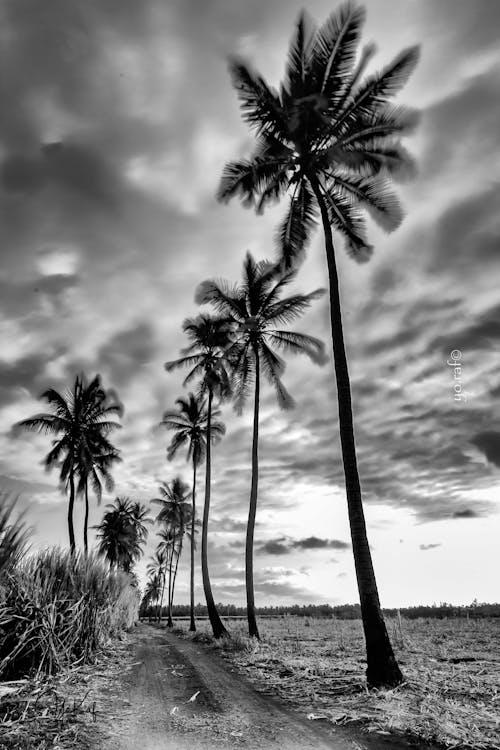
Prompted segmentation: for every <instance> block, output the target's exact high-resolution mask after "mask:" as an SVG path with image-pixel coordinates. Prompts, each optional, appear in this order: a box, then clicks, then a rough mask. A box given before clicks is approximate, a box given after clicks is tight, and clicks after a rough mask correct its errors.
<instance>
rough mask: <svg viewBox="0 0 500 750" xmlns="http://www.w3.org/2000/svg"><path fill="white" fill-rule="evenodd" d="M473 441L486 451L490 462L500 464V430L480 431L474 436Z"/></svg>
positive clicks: (485, 453)
mask: <svg viewBox="0 0 500 750" xmlns="http://www.w3.org/2000/svg"><path fill="white" fill-rule="evenodd" d="M471 443H472V444H473V445H475V446H476V447H477V448H479V450H480V451H481V452H482V453H484V455H485V456H486V458H487V459H488V461H489V462H490V463H492V464H494V465H495V466H500V432H494V431H486V432H480V433H478V434H477V435H475V436H474V437H473V438H472V440H471Z"/></svg>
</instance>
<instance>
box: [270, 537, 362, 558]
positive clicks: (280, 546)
mask: <svg viewBox="0 0 500 750" xmlns="http://www.w3.org/2000/svg"><path fill="white" fill-rule="evenodd" d="M349 547H350V544H348V543H347V542H343V541H341V540H340V539H320V538H319V537H317V536H310V537H306V538H305V539H290V538H287V537H279V538H277V539H270V540H268V541H267V542H265V543H264V544H262V545H260V547H258V548H257V552H259V553H260V554H267V555H288V554H290V553H291V552H292V551H293V550H315V549H336V550H346V549H349Z"/></svg>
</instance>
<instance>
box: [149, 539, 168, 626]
mask: <svg viewBox="0 0 500 750" xmlns="http://www.w3.org/2000/svg"><path fill="white" fill-rule="evenodd" d="M167 565H168V559H167V554H166V552H165V550H164V548H163V546H162V545H158V546H157V548H156V552H155V554H154V555H153V557H152V558H151V562H149V563H148V566H147V568H146V571H147V574H148V576H149V581H153V580H154V581H156V582H158V585H159V590H158V596H157V600H159V606H158V611H157V620H158V622H159V621H160V616H161V606H162V604H163V594H164V591H165V580H166V569H167ZM149 581H148V582H149ZM146 590H147V584H146Z"/></svg>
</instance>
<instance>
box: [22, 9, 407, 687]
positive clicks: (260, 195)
mask: <svg viewBox="0 0 500 750" xmlns="http://www.w3.org/2000/svg"><path fill="white" fill-rule="evenodd" d="M364 19H365V11H364V9H363V8H362V7H360V6H357V5H356V4H354V3H351V2H344V3H342V5H340V6H339V8H338V9H337V10H336V11H335V12H334V13H332V14H331V15H330V16H329V17H328V18H327V20H326V21H325V22H324V23H323V24H322V25H321V26H319V27H316V26H315V25H314V24H313V22H312V21H311V20H310V19H309V18H308V16H307V15H306V14H305V13H302V14H301V15H300V17H299V19H298V22H297V24H296V28H295V32H294V35H293V38H292V40H291V43H290V48H289V53H288V58H287V63H286V70H285V77H284V80H283V82H282V84H281V85H280V88H279V90H275V89H274V88H272V87H271V86H269V85H268V84H267V83H266V81H265V80H264V79H263V77H262V76H261V75H259V74H258V73H257V72H256V71H254V70H253V69H252V68H251V67H250V66H249V65H247V64H246V63H245V62H244V61H243V60H241V59H233V60H232V61H231V63H230V73H231V77H232V82H233V85H234V87H235V89H236V91H237V95H238V97H239V100H240V103H241V108H242V113H243V117H244V119H245V120H246V122H248V124H249V125H250V127H251V128H252V130H253V131H254V132H255V135H256V139H257V143H256V147H255V150H254V152H253V153H252V154H251V156H250V157H249V158H247V159H238V160H236V161H232V162H230V163H229V164H227V165H226V167H225V168H224V171H223V175H222V179H221V183H220V187H219V191H218V198H219V200H221V201H223V202H227V201H229V200H230V199H232V198H234V197H240V198H241V199H242V201H243V204H244V205H246V206H250V207H255V209H256V210H257V212H258V213H261V212H262V211H263V210H264V209H265V208H266V207H267V206H268V205H270V204H272V203H275V202H277V201H279V200H280V199H281V198H282V197H284V196H286V195H288V196H289V200H288V204H287V209H286V213H285V216H284V219H283V221H282V223H281V225H280V227H279V230H278V232H277V235H276V241H277V245H278V250H279V253H278V258H277V260H276V261H275V262H274V263H269V262H256V261H255V260H254V259H253V258H252V256H251V255H249V254H248V255H247V256H246V259H245V262H244V273H243V282H242V284H241V285H240V286H232V285H230V284H227V283H225V282H224V283H217V282H215V281H208V282H205V283H203V284H202V285H201V286H200V287H199V289H198V292H197V300H198V302H200V303H202V304H210V305H212V307H213V308H214V313H216V314H206V313H203V314H201V315H200V316H198V317H197V318H194V319H188V320H186V321H185V323H184V330H185V332H186V334H187V336H188V338H189V341H190V343H189V346H188V347H187V349H186V350H185V351H184V352H183V356H182V357H181V358H180V359H177V360H175V361H173V362H169V363H167V365H166V369H167V371H171V370H173V369H175V368H177V367H187V368H189V372H188V375H187V377H186V379H185V382H186V384H189V383H190V382H192V381H196V380H197V383H198V385H197V391H196V394H193V393H191V394H189V396H188V397H187V399H179V400H178V401H177V406H178V408H177V410H175V411H169V412H166V413H165V415H164V418H163V420H162V424H164V426H165V427H166V428H167V429H168V430H170V431H172V433H173V437H172V441H171V443H170V446H169V456H170V457H171V456H173V455H174V454H175V453H176V451H177V450H178V449H180V448H181V447H185V448H186V451H187V459H188V460H189V461H190V462H191V464H192V468H193V486H192V490H191V516H190V520H191V605H192V613H193V575H194V573H193V571H194V563H193V560H194V523H195V519H196V491H197V485H196V479H197V476H196V472H197V469H198V468H199V466H200V464H201V463H202V461H203V460H204V461H205V498H204V511H203V523H202V545H201V546H202V550H201V561H202V578H203V585H204V590H205V596H206V599H207V605H208V612H209V617H210V622H211V624H212V628H213V630H214V634H215V635H216V636H220V635H222V634H223V633H224V632H225V628H224V625H223V624H222V621H221V620H220V617H219V615H218V612H217V609H216V607H215V604H214V600H213V596H212V591H211V586H210V578H209V575H208V562H207V560H208V556H207V541H208V518H209V510H210V489H211V460H210V459H211V447H212V445H213V444H214V443H215V442H217V440H218V439H219V438H220V437H221V436H222V434H223V432H224V429H223V426H222V425H221V423H220V422H218V421H217V416H218V414H217V408H216V407H218V406H219V405H220V404H222V403H223V402H224V401H226V400H228V399H229V398H233V399H234V404H235V407H236V408H237V410H241V409H242V408H243V405H244V403H245V401H246V399H247V397H248V396H249V395H250V392H251V391H252V390H253V396H254V426H253V436H252V454H251V455H252V481H251V487H250V501H249V515H248V525H247V543H246V589H247V608H248V619H249V632H250V634H251V635H254V636H258V628H257V623H256V618H255V607H254V589H253V556H252V548H253V533H254V525H255V514H256V508H257V496H258V437H259V433H258V428H259V399H260V387H261V380H262V376H264V377H265V378H266V379H267V380H268V381H270V382H271V383H272V384H273V385H274V387H275V390H276V395H277V399H278V403H279V404H280V406H282V407H285V408H286V407H289V406H291V403H292V401H291V397H290V395H289V394H288V392H287V391H286V389H285V388H284V386H283V382H282V373H283V368H284V363H283V361H282V359H281V357H280V356H279V352H287V353H305V354H306V355H308V356H309V357H310V358H311V359H312V360H313V361H316V362H319V361H321V360H322V358H323V350H322V345H321V343H320V342H319V341H318V340H317V339H314V338H312V337H310V336H306V335H305V334H299V333H295V332H290V331H288V330H282V325H283V324H285V323H289V322H290V321H293V320H294V319H295V318H296V317H298V316H299V315H300V314H301V313H302V312H303V311H304V310H305V309H306V308H307V307H308V306H309V304H310V303H311V302H312V301H313V300H314V299H315V298H317V297H318V296H319V294H320V293H321V290H317V291H315V292H312V293H311V294H309V295H299V294H292V295H290V296H289V297H287V298H281V293H282V291H283V290H284V289H285V287H286V286H287V284H289V283H290V282H291V281H292V280H293V279H294V278H295V275H296V273H297V268H298V267H299V265H300V261H301V260H302V258H303V256H304V253H305V250H306V248H307V245H308V241H309V239H310V236H311V234H312V230H313V229H314V227H315V226H316V224H317V223H318V221H320V222H321V225H322V228H323V233H324V240H325V250H326V260H327V266H328V281H329V302H330V320H331V330H332V349H333V359H334V366H335V381H336V386H337V395H338V409H339V426H340V443H341V449H342V459H343V464H344V472H345V484H346V495H347V505H348V514H349V521H350V528H351V539H352V548H353V552H354V562H355V569H356V576H357V582H358V589H359V595H360V602H361V612H362V618H363V627H364V633H365V641H366V647H367V679H368V683H369V684H370V685H372V686H376V687H378V686H382V685H385V686H394V685H396V684H398V683H399V682H401V680H402V675H401V672H400V670H399V667H398V665H397V662H396V660H395V658H394V654H393V651H392V647H391V644H390V641H389V638H388V634H387V629H386V626H385V623H384V620H383V617H382V612H381V608H380V602H379V597H378V592H377V585H376V580H375V574H374V570H373V564H372V559H371V553H370V547H369V544H368V539H367V534H366V526H365V520H364V513H363V504H362V497H361V487H360V480H359V474H358V467H357V458H356V447H355V439H354V427H353V416H352V406H351V390H350V381H349V372H348V366H347V357H346V351H345V345H344V336H343V325H342V314H341V302H340V293H339V279H338V272H337V263H336V257H335V248H334V243H333V234H332V229H333V230H335V231H337V232H338V233H339V235H341V236H342V237H343V238H344V240H345V244H346V249H347V251H348V253H349V255H350V256H351V257H353V258H354V259H355V260H358V261H363V260H366V259H367V258H369V256H370V254H371V252H372V247H371V246H370V245H369V243H368V240H367V233H366V225H365V212H368V213H369V215H370V216H371V218H372V219H373V220H375V221H376V222H377V223H378V224H379V225H380V226H381V227H382V228H383V229H384V230H386V231H392V230H394V229H396V228H397V227H398V226H399V224H400V222H401V220H402V216H403V214H402V210H401V208H400V205H399V202H398V200H397V197H396V195H395V194H394V193H393V192H392V189H391V183H392V181H394V180H396V179H397V178H398V177H404V176H405V175H408V173H409V172H410V171H411V169H412V161H411V158H410V157H409V155H408V153H407V152H406V150H405V149H404V147H403V146H402V144H401V137H402V136H403V135H405V134H406V133H407V132H408V131H409V130H410V129H411V128H412V127H413V126H414V125H415V123H416V116H415V113H414V111H412V110H410V109H408V108H406V107H403V106H400V105H399V106H395V105H394V104H392V103H391V100H392V99H393V98H394V96H395V95H396V94H397V93H398V92H399V90H400V89H401V88H402V87H403V85H404V84H405V83H406V81H407V80H408V78H409V76H410V74H411V73H412V71H413V69H414V67H415V65H416V63H417V61H418V55H419V50H418V48H417V47H411V48H409V49H406V50H404V51H403V52H401V53H400V54H399V55H397V56H396V58H395V59H394V60H393V61H392V62H391V63H389V64H388V65H387V66H386V67H385V68H383V69H382V70H381V71H378V72H373V71H369V66H370V64H371V61H372V58H373V55H374V53H375V47H374V45H366V46H365V47H363V49H362V51H361V54H358V49H359V44H360V39H361V31H362V27H363V23H364ZM99 387H100V386H99ZM81 388H82V389H83V390H84V387H83V384H82V386H81ZM44 396H45V397H46V398H47V399H48V400H49V401H50V403H52V404H53V405H55V406H56V409H57V416H55V417H54V416H53V417H51V419H50V420H49V419H47V418H46V417H47V415H41V416H39V417H38V418H34V419H32V420H26V422H25V423H24V424H23V426H25V427H29V428H30V429H39V430H43V431H52V432H55V431H57V430H60V429H61V428H62V427H64V429H66V428H67V429H66V432H65V433H64V434H65V435H67V434H70V431H69V427H70V424H73V423H74V422H75V419H76V417H75V414H76V412H78V414H80V411H79V410H80V406H78V404H79V401H78V399H79V398H80V396H79V395H78V394H77V392H76V389H75V392H74V394H73V395H72V399H71V405H70V408H69V409H68V405H67V404H66V402H64V401H62V400H61V399H60V397H59V395H58V394H56V393H55V392H53V391H47V393H46V394H44ZM104 403H107V402H100V406H101V407H102V408H104ZM105 408H107V409H114V410H115V411H116V410H117V408H118V407H117V405H116V404H115V403H114V402H112V403H111V404H109V405H108V406H106V407H105ZM91 412H92V414H93V411H92V410H91ZM82 413H83V412H82ZM42 417H43V418H42ZM77 421H78V425H79V427H78V429H75V431H74V433H73V432H71V435H72V437H71V440H70V442H68V440H67V438H64V440H63V441H60V442H59V443H57V444H56V446H55V447H54V449H53V451H52V452H51V454H49V456H48V457H47V460H48V461H49V463H54V462H55V461H57V460H58V458H59V456H61V455H63V454H65V460H64V463H63V466H62V468H61V481H62V482H63V484H65V485H66V484H68V483H69V490H70V511H69V513H70V514H71V512H72V507H73V506H72V503H73V501H74V497H75V492H76V493H77V494H78V493H82V492H86V489H85V488H86V486H87V482H88V480H89V479H90V480H91V481H92V483H93V486H94V487H95V489H98V488H99V487H100V485H101V484H102V480H103V479H105V478H106V470H107V469H108V468H109V466H110V462H111V461H113V460H116V458H117V456H116V454H115V453H111V452H110V451H109V445H104V444H103V443H102V442H101V439H104V438H103V435H104V434H105V433H106V431H107V430H109V429H111V426H110V425H109V423H108V426H107V427H105V428H104V427H103V428H100V427H99V426H98V425H99V424H100V422H98V421H97V423H96V422H95V420H94V418H93V417H91V416H90V415H89V416H88V417H85V416H82V417H81V418H80V417H79V418H78V420H77ZM75 424H76V422H75ZM83 424H84V425H85V429H84V431H83V432H84V433H85V435H86V434H87V432H88V435H89V438H88V440H87V438H85V446H90V447H86V448H85V449H84V448H83V446H84V440H83V437H82V434H83V433H82V431H81V430H80V427H81V426H82V425H83ZM111 424H112V425H115V423H111ZM115 426H116V425H115ZM82 429H83V427H82ZM90 436H92V437H90ZM49 457H50V458H49ZM75 477H78V484H77V487H76V490H75V485H74V483H75ZM94 483H95V484H94ZM70 543H71V544H72V546H74V536H73V535H72V531H71V530H70ZM172 554H173V553H172ZM177 559H178V557H177ZM156 583H158V581H157V582H156ZM162 585H163V586H164V585H165V584H164V578H163V579H162ZM192 625H194V617H193V614H192Z"/></svg>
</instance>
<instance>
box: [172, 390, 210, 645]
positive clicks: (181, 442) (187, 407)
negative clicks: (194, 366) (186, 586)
mask: <svg viewBox="0 0 500 750" xmlns="http://www.w3.org/2000/svg"><path fill="white" fill-rule="evenodd" d="M175 403H176V404H177V406H178V409H177V410H169V411H166V412H165V413H164V415H163V418H162V420H161V422H160V424H161V425H162V426H163V427H166V429H167V430H170V431H172V432H173V433H174V435H173V437H172V440H171V441H170V444H169V446H168V448H167V458H168V460H169V461H171V460H172V459H173V458H174V456H175V454H176V453H177V451H178V450H179V448H181V447H184V446H186V445H187V460H188V461H191V462H192V464H193V490H192V493H191V535H190V536H191V545H190V547H191V573H190V608H189V612H190V625H189V630H190V631H192V632H194V631H196V621H195V616H194V547H195V528H194V527H195V523H196V472H197V468H198V466H200V464H201V463H202V462H203V461H204V459H205V456H206V441H207V420H208V412H207V409H206V399H205V398H204V397H203V396H195V395H193V394H192V393H189V394H188V397H187V398H178V399H177V400H176V402H175Z"/></svg>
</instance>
